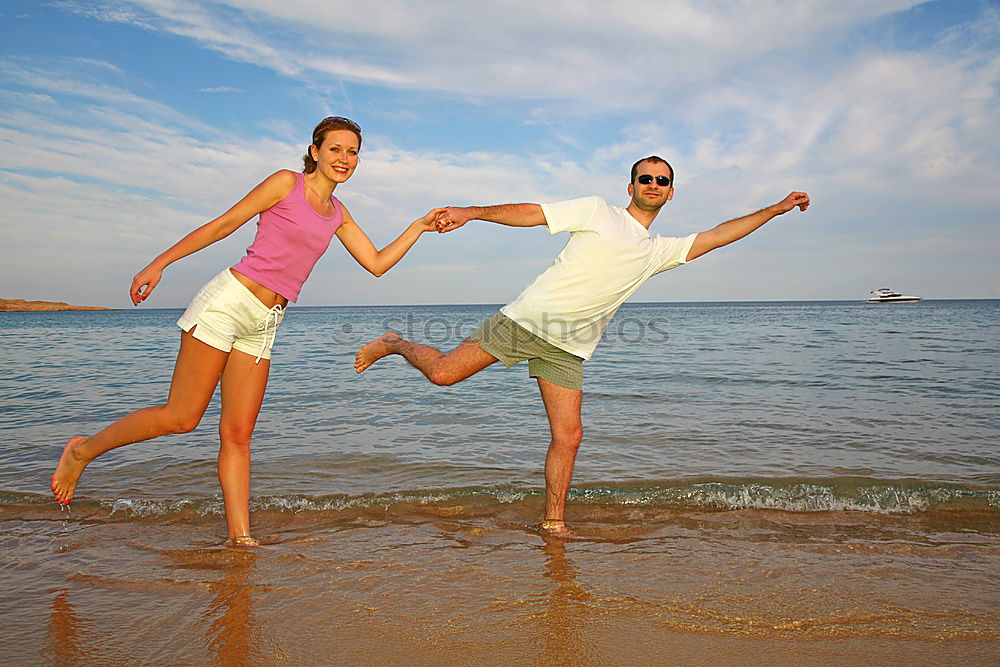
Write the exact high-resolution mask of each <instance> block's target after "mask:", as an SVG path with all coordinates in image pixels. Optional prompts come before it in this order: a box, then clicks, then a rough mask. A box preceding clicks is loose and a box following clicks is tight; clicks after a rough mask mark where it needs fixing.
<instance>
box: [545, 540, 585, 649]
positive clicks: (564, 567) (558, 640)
mask: <svg viewBox="0 0 1000 667" xmlns="http://www.w3.org/2000/svg"><path fill="white" fill-rule="evenodd" d="M542 539H543V540H544V541H545V545H544V546H543V547H542V552H543V553H544V554H545V555H546V559H545V570H546V571H545V575H544V576H545V577H547V578H548V579H551V580H552V581H553V582H554V583H555V589H554V590H553V591H552V592H551V593H550V594H549V597H548V600H546V604H545V608H544V609H543V610H542V611H540V612H538V613H536V614H534V615H533V616H532V620H534V621H537V622H538V624H539V625H540V627H541V633H540V634H541V644H542V645H541V646H540V647H539V651H540V656H539V662H540V663H541V664H546V665H551V664H556V665H559V664H576V665H579V664H586V663H587V662H588V660H587V655H588V653H590V651H589V650H588V643H587V641H586V640H585V639H584V636H583V633H582V632H581V630H582V622H583V621H584V618H585V616H586V615H587V614H588V613H589V612H590V611H591V610H592V609H593V608H592V607H591V606H590V605H589V603H590V602H591V600H592V598H591V595H590V593H588V592H587V591H586V590H585V589H584V588H583V586H581V585H580V584H579V583H578V582H577V581H576V578H577V576H578V575H579V572H577V570H576V568H575V567H574V566H573V561H572V560H571V559H570V558H568V557H567V556H566V542H565V541H564V540H562V539H560V538H558V537H552V536H550V535H545V534H542Z"/></svg>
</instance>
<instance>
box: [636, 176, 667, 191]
mask: <svg viewBox="0 0 1000 667" xmlns="http://www.w3.org/2000/svg"><path fill="white" fill-rule="evenodd" d="M635 181H636V183H641V184H643V185H649V184H650V183H652V182H653V177H652V176H650V175H649V174H643V175H642V176H640V177H639V178H637V179H635ZM656 184H657V185H659V186H660V187H661V188H665V187H667V186H668V185H670V177H669V176H657V177H656Z"/></svg>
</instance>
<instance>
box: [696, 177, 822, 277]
mask: <svg viewBox="0 0 1000 667" xmlns="http://www.w3.org/2000/svg"><path fill="white" fill-rule="evenodd" d="M796 206H798V207H799V210H800V211H804V210H806V209H807V208H809V195H807V194H806V193H804V192H793V193H792V194H790V195H788V196H787V197H785V198H784V199H782V200H781V201H780V202H778V203H777V204H774V205H773V206H768V207H767V208H762V209H761V210H759V211H757V212H756V213H751V214H750V215H745V216H743V217H742V218H736V219H735V220H728V221H726V222H724V223H722V224H721V225H719V226H718V227H715V228H714V229H710V230H708V231H707V232H701V233H700V234H698V236H696V237H695V239H694V243H693V244H692V245H691V250H690V251H689V252H688V254H687V259H686V260H685V261H688V262H690V261H691V260H692V259H694V258H695V257H701V256H702V255H704V254H705V253H706V252H709V251H710V250H715V249H716V248H721V247H722V246H724V245H728V244H730V243H732V242H733V241H739V240H740V239H741V238H743V237H744V236H746V235H747V234H749V233H751V232H753V231H754V230H756V229H759V228H760V227H762V226H763V225H764V223H765V222H767V221H768V220H770V219H771V218H775V217H777V216H779V215H781V214H783V213H788V212H789V211H791V210H792V209H793V208H795V207H796Z"/></svg>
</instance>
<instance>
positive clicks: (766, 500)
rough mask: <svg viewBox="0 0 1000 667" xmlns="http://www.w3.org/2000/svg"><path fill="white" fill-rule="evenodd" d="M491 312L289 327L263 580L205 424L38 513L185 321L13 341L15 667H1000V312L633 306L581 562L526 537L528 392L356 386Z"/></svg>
mask: <svg viewBox="0 0 1000 667" xmlns="http://www.w3.org/2000/svg"><path fill="white" fill-rule="evenodd" d="M495 310H496V306H428V307H397V308H387V307H371V308H293V309H290V311H289V314H288V316H287V317H286V320H285V324H283V326H282V331H281V332H280V335H279V340H278V346H277V347H276V350H275V354H274V361H273V366H272V376H271V383H270V386H269V389H268V397H267V399H266V401H265V407H264V411H263V413H262V416H261V420H260V422H259V424H258V428H257V431H256V433H255V440H254V444H253V452H254V470H253V483H252V493H253V521H254V532H255V534H256V535H258V537H260V538H261V539H262V540H263V541H264V542H265V546H264V547H262V548H260V549H256V550H239V549H227V548H224V547H222V546H221V545H220V543H221V541H222V538H223V537H224V534H225V526H224V521H223V519H222V516H221V507H222V505H221V496H220V494H219V492H218V488H217V481H216V478H215V453H216V448H217V443H216V436H215V433H214V431H215V425H216V424H217V421H218V403H217V401H216V402H214V403H213V405H212V407H211V408H210V410H209V413H208V414H207V415H206V417H205V419H204V421H203V423H202V425H201V426H200V427H199V429H198V430H196V431H194V432H193V433H190V434H185V435H181V436H170V437H168V438H163V439H160V440H158V441H154V442H150V443H145V444H137V445H134V446H130V447H125V448H122V449H119V450H116V451H114V452H112V453H110V454H108V455H106V456H105V457H102V459H101V460H99V461H98V462H97V463H95V464H93V465H92V466H91V467H90V468H89V469H88V470H87V472H86V473H85V476H84V477H83V479H82V482H81V484H80V487H79V489H78V492H77V498H76V499H75V500H74V502H73V505H72V510H71V511H70V512H69V513H64V512H60V511H59V510H58V509H57V508H56V507H55V506H54V505H53V504H52V503H51V502H50V501H49V500H48V497H49V496H48V493H47V488H48V477H49V475H50V474H51V469H52V466H53V464H54V461H55V459H56V457H57V456H58V453H59V451H60V450H61V447H62V444H63V443H64V442H65V440H66V438H67V437H68V436H69V435H73V434H77V433H89V432H92V431H94V430H96V429H98V428H100V427H101V426H103V425H104V424H106V423H107V422H108V421H109V420H111V419H114V418H116V417H117V416H120V415H121V414H123V413H125V412H127V411H128V410H131V409H134V408H136V407H140V406H142V405H146V404H152V403H157V402H161V401H162V400H163V399H164V397H165V393H166V387H167V384H166V383H167V382H168V380H169V376H170V371H171V367H172V363H173V358H174V356H175V354H176V346H177V338H178V330H177V329H176V328H175V327H174V326H173V321H174V320H175V319H176V317H177V316H178V315H179V311H174V310H141V311H116V312H82V313H76V312H74V313H24V314H19V313H2V314H0V342H2V348H0V349H2V350H3V352H2V354H3V364H2V365H0V423H2V424H3V426H2V428H3V436H4V442H5V446H4V447H3V448H2V449H0V461H2V466H0V549H2V550H3V554H4V557H3V560H2V565H0V567H2V570H0V581H2V586H0V591H2V593H0V600H2V605H3V608H4V610H5V612H4V618H5V621H6V623H5V628H4V630H2V631H0V646H2V650H3V651H4V655H5V656H7V657H5V660H4V662H5V663H9V664H37V663H38V662H49V663H59V664H61V663H73V664H87V663H94V664H117V663H135V662H140V663H153V664H177V663H185V664H190V663H194V664H204V663H208V662H220V663H223V664H238V663H241V662H249V663H252V664H272V663H287V662H289V661H293V662H294V663H317V662H319V663H342V662H380V663H382V662H389V663H399V662H408V663H416V664H430V663H440V662H447V663H465V662H473V661H475V662H484V663H488V664H495V663H500V662H503V663H505V664H509V663H510V662H515V663H526V662H540V663H543V664H579V663H595V662H596V663H610V664H626V663H634V662H636V661H637V660H639V659H643V660H647V661H655V662H709V661H713V662H722V663H724V664H736V663H740V662H745V661H746V660H747V659H756V660H761V661H762V660H778V661H781V662H805V661H807V660H808V661H810V662H819V663H824V662H825V663H830V664H836V663H843V662H845V661H847V658H850V657H852V656H853V657H855V658H856V659H858V660H861V659H867V660H872V659H875V660H879V659H883V660H886V661H898V660H899V659H900V658H901V657H906V658H908V659H909V660H910V661H913V662H916V663H918V664H919V663H930V662H935V661H947V662H955V661H957V660H958V659H967V660H972V661H974V662H975V663H980V664H981V663H986V662H991V661H992V660H995V658H994V657H993V656H995V655H997V653H996V650H997V648H998V640H1000V616H998V613H997V610H998V609H1000V605H998V602H1000V585H998V584H997V577H996V576H995V573H996V572H997V571H1000V540H998V534H1000V465H998V464H1000V449H998V440H1000V438H998V435H1000V410H998V407H1000V400H998V399H1000V317H998V315H1000V302H997V301H952V302H947V301H942V302H935V301H925V302H921V303H917V304H898V305H892V306H887V305H876V306H866V305H863V304H855V303H844V302H834V303H748V304H634V305H627V306H625V307H624V308H623V309H622V311H621V312H620V313H619V315H618V317H617V318H616V320H615V321H614V322H613V324H612V327H611V329H610V330H609V334H608V337H607V339H606V340H605V342H604V343H602V346H601V347H600V348H598V353H597V355H595V357H594V359H593V360H591V361H589V362H587V364H586V365H585V370H586V379H585V395H584V423H585V435H584V443H583V446H582V448H581V453H580V457H579V460H578V464H577V470H576V474H575V477H574V489H573V491H572V494H571V497H570V502H569V504H568V507H567V518H568V519H569V520H570V522H571V523H572V525H573V527H574V530H575V531H576V532H577V534H578V535H579V537H580V538H581V539H580V540H578V541H570V542H565V543H562V542H555V541H552V540H549V541H548V542H546V541H545V540H543V539H542V538H540V537H539V536H538V535H537V534H536V533H535V532H534V525H535V524H536V523H537V521H538V519H539V518H540V511H541V504H542V498H541V488H542V485H543V480H542V475H541V465H542V461H543V458H544V454H545V447H546V445H547V440H548V436H547V429H546V424H545V418H544V411H543V409H542V407H541V403H540V401H539V399H538V396H537V389H536V388H535V386H534V381H532V380H530V379H529V378H527V371H526V368H525V367H524V365H523V364H522V365H520V366H517V367H515V368H513V369H510V370H505V369H503V368H502V367H498V366H494V367H491V368H489V369H487V370H486V371H484V372H482V373H481V374H479V375H478V376H476V377H474V378H472V379H470V380H468V381H466V382H464V383H461V384H459V385H456V386H455V387H451V388H438V387H434V386H432V385H430V384H428V383H427V382H426V381H425V380H423V378H422V376H420V375H419V374H418V373H417V372H416V371H414V370H413V369H411V368H409V367H408V366H407V365H406V364H405V362H402V361H401V360H400V359H399V358H390V359H387V360H385V361H382V362H379V363H378V364H377V365H376V366H374V367H373V368H372V369H370V370H369V371H368V372H366V373H364V374H363V375H361V376H357V375H355V374H354V373H353V370H352V368H351V361H352V359H353V354H354V351H355V350H356V348H357V347H358V345H359V344H361V343H363V342H365V341H367V340H369V339H370V338H373V337H375V336H376V335H378V334H380V333H381V332H382V331H383V330H384V329H385V328H387V325H388V326H389V327H392V328H395V329H397V330H400V331H402V332H403V333H404V335H407V336H408V337H412V338H414V339H416V340H418V341H419V342H429V343H431V344H435V345H438V346H440V347H446V348H447V347H450V346H452V345H454V344H456V343H457V342H458V341H459V340H461V338H462V337H463V336H465V335H467V334H468V333H470V332H471V331H472V330H473V329H474V328H475V327H476V326H477V325H478V323H479V322H480V321H481V320H482V319H484V318H485V317H487V316H488V315H490V314H492V312H495ZM178 638H183V641H177V639H178Z"/></svg>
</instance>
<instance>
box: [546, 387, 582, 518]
mask: <svg viewBox="0 0 1000 667" xmlns="http://www.w3.org/2000/svg"><path fill="white" fill-rule="evenodd" d="M537 379H538V389H539V391H540V392H541V394H542V402H543V403H544V404H545V414H546V416H548V419H549V431H550V432H551V434H552V439H551V441H550V442H549V451H548V453H547V454H546V455H545V518H544V521H543V522H542V530H543V531H545V532H547V533H550V534H553V535H566V536H572V533H571V532H570V531H569V530H568V529H567V528H566V524H565V512H566V494H567V493H568V492H569V484H570V481H571V480H572V479H573V466H574V464H575V463H576V453H577V451H578V450H579V449H580V442H581V441H582V440H583V422H582V420H581V418H580V408H581V405H582V404H583V391H581V390H579V389H567V388H566V387H560V386H559V385H557V384H554V383H552V382H549V381H548V380H545V379H543V378H537Z"/></svg>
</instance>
